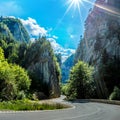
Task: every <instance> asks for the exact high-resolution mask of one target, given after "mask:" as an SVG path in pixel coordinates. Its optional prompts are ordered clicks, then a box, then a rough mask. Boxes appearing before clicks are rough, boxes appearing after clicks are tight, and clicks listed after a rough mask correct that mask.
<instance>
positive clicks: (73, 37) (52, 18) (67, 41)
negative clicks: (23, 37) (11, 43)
mask: <svg viewBox="0 0 120 120" xmlns="http://www.w3.org/2000/svg"><path fill="white" fill-rule="evenodd" d="M68 1H69V0H0V15H3V16H15V17H19V18H21V19H23V20H27V19H28V17H29V18H31V19H33V20H36V24H38V25H39V26H40V27H42V28H43V29H45V30H46V32H47V35H48V36H49V37H53V38H54V39H55V40H56V42H57V43H59V44H60V45H61V46H62V47H64V48H71V49H75V48H76V47H77V45H78V42H79V39H80V35H83V31H84V21H85V19H86V17H87V15H88V13H89V9H90V8H91V7H92V5H91V4H89V3H87V2H85V1H83V5H81V4H80V9H81V18H82V20H80V15H79V12H78V9H75V8H74V7H73V6H72V7H71V9H70V10H69V11H68V12H67V13H66V14H65V12H66V10H67V9H68V7H69V5H70V4H68V3H67V2H68ZM71 1H72V0H71ZM89 1H91V2H94V1H95V0H89Z"/></svg>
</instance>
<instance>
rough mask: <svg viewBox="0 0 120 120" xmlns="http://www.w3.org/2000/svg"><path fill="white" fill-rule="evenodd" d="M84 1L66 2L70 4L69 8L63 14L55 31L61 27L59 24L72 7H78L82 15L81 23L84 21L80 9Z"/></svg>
mask: <svg viewBox="0 0 120 120" xmlns="http://www.w3.org/2000/svg"><path fill="white" fill-rule="evenodd" d="M82 1H83V0H68V1H67V2H66V4H68V8H67V10H66V11H65V13H64V15H63V16H62V18H61V19H60V20H59V22H58V24H57V25H56V26H55V28H54V30H53V31H55V30H56V29H57V28H58V27H59V25H60V24H61V23H62V21H63V19H64V17H65V16H66V14H67V13H68V12H69V11H70V10H71V9H72V8H74V9H78V12H79V15H80V21H81V23H83V20H82V15H81V10H80V5H82V4H83V2H82Z"/></svg>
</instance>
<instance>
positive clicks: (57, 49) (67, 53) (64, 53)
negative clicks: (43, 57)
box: [48, 38, 75, 62]
mask: <svg viewBox="0 0 120 120" xmlns="http://www.w3.org/2000/svg"><path fill="white" fill-rule="evenodd" d="M48 40H49V41H50V43H51V45H52V48H53V50H54V52H55V53H61V55H62V62H64V61H65V60H66V59H67V58H68V57H69V56H70V55H71V54H73V53H75V50H74V49H65V48H63V47H62V46H61V45H60V44H58V43H57V42H56V40H55V39H54V38H48Z"/></svg>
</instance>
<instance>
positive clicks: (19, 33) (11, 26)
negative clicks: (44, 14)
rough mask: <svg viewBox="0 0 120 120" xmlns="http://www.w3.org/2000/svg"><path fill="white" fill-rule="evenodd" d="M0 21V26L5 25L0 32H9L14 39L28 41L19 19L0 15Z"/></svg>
mask: <svg viewBox="0 0 120 120" xmlns="http://www.w3.org/2000/svg"><path fill="white" fill-rule="evenodd" d="M0 23H1V24H0V25H1V27H2V25H4V26H6V27H5V28H6V29H4V32H3V31H1V32H2V33H4V34H5V33H6V34H7V33H9V34H11V35H12V37H14V39H15V40H16V41H20V42H29V40H30V37H29V34H28V32H27V31H26V29H25V28H24V26H23V24H22V23H21V21H20V20H19V19H16V18H12V17H2V16H1V17H0ZM5 31H6V32H5Z"/></svg>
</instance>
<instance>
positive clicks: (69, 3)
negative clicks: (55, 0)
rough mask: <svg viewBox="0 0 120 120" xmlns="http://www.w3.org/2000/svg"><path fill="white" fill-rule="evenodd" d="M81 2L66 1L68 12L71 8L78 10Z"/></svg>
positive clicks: (77, 0) (75, 0) (81, 0)
mask: <svg viewBox="0 0 120 120" xmlns="http://www.w3.org/2000/svg"><path fill="white" fill-rule="evenodd" d="M82 2H83V0H68V2H67V4H68V9H69V10H70V9H71V8H72V7H73V8H74V9H78V10H80V6H81V5H82Z"/></svg>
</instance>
